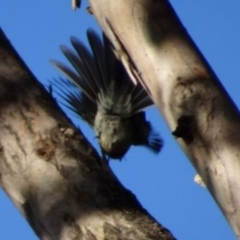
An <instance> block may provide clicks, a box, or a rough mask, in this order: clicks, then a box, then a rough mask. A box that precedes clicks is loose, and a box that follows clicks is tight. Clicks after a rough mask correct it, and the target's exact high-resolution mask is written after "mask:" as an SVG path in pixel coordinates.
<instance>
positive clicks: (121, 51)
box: [89, 0, 240, 238]
mask: <svg viewBox="0 0 240 240" xmlns="http://www.w3.org/2000/svg"><path fill="white" fill-rule="evenodd" d="M89 1H90V4H91V9H92V12H93V14H94V16H95V17H96V18H97V20H98V22H99V24H100V25H101V27H102V29H103V31H104V32H105V33H106V35H107V36H108V37H109V38H110V39H111V41H112V43H113V45H114V47H115V52H116V55H117V56H118V57H119V59H121V60H122V62H123V63H124V65H125V67H126V69H127V70H128V72H129V74H130V75H131V76H132V80H133V81H135V82H136V81H139V82H141V83H142V84H143V85H144V86H145V87H146V89H147V90H148V91H149V93H150V95H151V96H152V98H153V100H154V102H155V103H156V105H157V106H158V108H159V109H160V110H161V113H162V114H163V116H164V118H165V119H166V121H167V123H168V125H169V127H170V129H171V131H172V132H173V134H174V135H175V136H176V137H177V138H178V142H179V144H180V145H181V147H182V148H183V150H184V151H185V153H186V154H187V156H188V157H189V159H190V161H191V163H192V164H193V165H194V166H195V168H196V169H197V171H198V172H199V173H200V175H201V177H202V179H203V180H204V182H205V184H206V186H207V187H208V189H209V191H210V192H211V193H212V195H213V197H214V198H215V200H216V201H217V203H218V205H219V206H220V208H221V210H222V212H223V214H224V215H225V216H226V218H227V219H228V221H229V223H230V224H231V225H232V227H233V229H234V231H235V233H236V235H237V236H238V237H239V238H240V147H239V146H240V134H238V133H239V132H240V118H239V112H238V110H237V108H236V106H235V105H234V104H233V102H232V101H231V99H230V98H229V96H228V94H227V93H226V91H225V90H224V89H223V87H222V85H221V83H220V82H219V80H218V79H217V77H216V75H215V74H214V72H213V71H212V69H211V68H210V66H209V65H208V64H207V62H206V60H205V59H204V58H203V56H202V55H201V53H200V52H199V50H198V49H197V48H196V46H195V44H194V43H193V42H192V40H191V39H190V37H189V36H188V34H187V32H186V31H185V29H184V27H183V26H182V24H181V22H180V21H179V19H178V17H177V16H176V14H175V12H174V10H173V9H172V7H171V5H170V3H169V1H167V0H114V1H108V0H89ZM206 37H207V36H206Z"/></svg>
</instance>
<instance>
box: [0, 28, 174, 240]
mask: <svg viewBox="0 0 240 240" xmlns="http://www.w3.org/2000/svg"><path fill="white" fill-rule="evenodd" d="M0 183H1V186H2V187H3V189H4V190H5V192H6V193H7V194H8V196H9V197H10V198H11V200H12V201H13V202H14V204H15V205H16V207H17V208H18V209H19V210H20V211H21V213H22V214H23V215H24V216H25V218H26V219H27V221H28V222H29V224H30V225H31V227H32V228H33V229H34V231H35V232H36V234H37V235H38V237H39V238H40V239H43V240H50V239H51V240H52V239H57V240H70V239H74V240H78V239H85V240H102V239H105V240H114V239H118V240H121V239H122V240H125V239H132V240H141V239H142V240H147V239H156V240H161V239H162V240H173V239H174V237H173V236H172V234H171V233H170V232H169V231H168V230H167V229H166V228H164V227H163V226H161V225H160V224H159V223H157V222H156V221H155V220H154V219H153V218H152V217H151V216H150V215H149V214H148V213H147V212H146V210H144V209H143V208H142V206H141V205H140V203H139V202H138V201H137V199H136V197H135V196H134V195H133V194H132V193H131V192H130V191H128V190H127V189H125V188H124V187H123V186H122V185H121V184H120V183H119V181H118V180H117V179H116V177H115V176H114V175H113V173H112V172H111V170H110V169H109V167H108V166H107V165H106V164H105V163H104V162H102V161H101V160H100V158H99V156H98V154H97V153H96V151H95V150H94V149H93V148H92V147H91V146H90V144H89V143H88V142H87V140H86V139H85V138H84V137H83V135H82V134H81V132H80V130H78V129H76V128H75V127H74V126H73V124H72V123H71V121H70V120H69V119H67V117H66V116H65V114H64V113H63V112H62V111H61V110H60V109H59V107H58V106H57V104H56V103H55V101H54V100H53V98H52V97H51V96H50V95H49V94H48V93H47V92H46V90H45V89H44V88H43V87H42V85H41V84H40V83H38V82H37V80H36V79H35V77H34V76H33V75H32V73H31V72H30V71H29V69H27V67H26V65H25V64H24V63H23V62H22V60H21V59H20V57H19V56H18V55H17V53H16V52H15V51H14V49H13V48H12V46H11V44H10V43H9V42H8V40H7V39H6V37H5V36H4V33H3V32H2V31H0Z"/></svg>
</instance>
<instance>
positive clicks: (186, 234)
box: [0, 0, 240, 240]
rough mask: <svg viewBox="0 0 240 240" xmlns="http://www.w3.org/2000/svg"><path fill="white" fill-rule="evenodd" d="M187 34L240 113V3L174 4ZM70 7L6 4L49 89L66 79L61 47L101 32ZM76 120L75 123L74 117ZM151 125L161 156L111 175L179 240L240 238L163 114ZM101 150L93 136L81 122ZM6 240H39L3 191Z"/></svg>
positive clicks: (0, 19)
mask: <svg viewBox="0 0 240 240" xmlns="http://www.w3.org/2000/svg"><path fill="white" fill-rule="evenodd" d="M170 2H171V3H172V5H173V7H174V8H175V10H176V11H177V13H178V15H179V17H180V19H181V20H182V22H183V24H184V26H185V28H186V29H187V31H188V32H189V33H190V35H191V37H192V38H193V39H194V41H195V43H196V44H197V46H198V47H199V48H200V50H201V51H202V53H203V54H204V56H205V57H206V59H207V60H208V62H209V63H210V65H211V66H212V68H213V69H214V71H215V72H216V74H217V76H218V77H219V78H220V80H221V82H222V84H223V85H224V87H225V88H226V89H227V91H228V93H229V94H230V96H231V97H232V98H233V100H234V102H235V103H236V105H237V106H240V97H239V90H240V79H239V76H240V44H239V43H240V14H239V9H240V2H239V1H238V0H232V1H226V0H225V1H224V0H218V1H215V0H201V1H192V0H171V1H170ZM70 6H71V5H70V0H41V1H31V0H21V1H18V0H12V1H7V0H5V1H4V0H1V1H0V26H1V27H2V28H3V30H4V31H5V33H6V34H7V36H8V38H9V39H10V40H11V42H12V44H13V45H14V47H15V48H16V49H17V51H18V52H19V54H20V55H21V57H22V58H23V59H24V61H25V62H26V64H27V65H28V67H29V68H30V69H31V70H32V72H33V73H34V74H35V76H36V77H37V78H38V79H39V81H41V82H42V83H43V84H47V82H48V80H49V79H51V78H53V77H56V76H58V75H59V74H58V72H57V71H56V70H55V69H54V68H53V67H52V66H51V65H50V64H49V59H58V60H61V61H64V62H66V60H65V58H64V57H63V55H62V54H61V52H60V50H59V48H58V46H59V45H60V44H65V45H68V46H69V45H70V44H69V37H70V36H77V37H79V38H81V39H82V40H84V41H85V40H86V36H85V31H86V28H87V27H92V28H94V29H98V30H100V29H99V27H98V25H97V23H96V22H95V19H94V18H93V17H92V16H90V15H88V14H87V12H86V11H85V5H84V6H83V8H82V9H81V10H78V11H76V12H73V11H71V8H70ZM70 116H71V115H70ZM147 117H148V119H149V120H151V121H152V124H153V125H154V127H155V129H156V130H157V131H159V132H160V134H161V135H162V137H163V138H164V141H165V147H164V149H163V151H162V152H161V153H160V154H159V155H157V156H156V155H154V154H152V153H151V152H148V151H147V150H146V149H144V148H132V149H131V150H130V151H129V153H128V154H127V155H126V157H125V159H123V161H122V162H117V161H111V167H112V169H113V170H114V172H115V173H116V175H117V176H118V178H119V179H120V181H121V182H122V183H123V184H124V186H125V187H127V188H128V189H130V190H131V191H132V192H133V193H134V194H136V196H137V197H138V199H139V201H140V202H141V203H142V205H143V206H144V208H146V209H147V210H148V211H149V212H150V213H151V214H152V215H153V216H154V217H155V218H156V219H157V220H158V221H159V222H160V223H162V224H163V225H165V226H166V227H168V228H169V229H170V230H171V231H172V233H173V234H174V235H175V237H176V238H177V239H184V240H192V239H194V240H202V239H204V240H217V239H219V240H225V239H227V240H234V239H236V238H235V236H234V234H233V231H232V230H231V228H230V227H229V225H228V223H227V222H226V220H225V219H224V217H223V215H222V213H221V212H220V210H219V209H218V207H217V205H216V204H215V202H214V200H213V199H212V197H211V196H210V194H209V193H208V191H207V190H206V189H204V188H201V187H200V186H198V185H197V184H195V183H194V182H193V177H194V175H195V170H194V169H193V168H192V166H191V164H190V162H189V161H188V159H187V158H186V156H185V155H184V153H183V152H182V151H181V149H180V148H179V146H178V145H177V143H176V142H175V140H174V138H173V137H172V135H171V133H170V131H169V129H168V128H167V126H166V124H165V123H164V121H163V119H162V117H161V115H160V114H159V113H158V111H157V110H156V109H155V108H154V107H152V108H150V109H149V110H148V111H147ZM73 121H74V122H75V124H77V125H78V126H80V128H81V129H82V130H83V132H84V133H85V135H86V136H87V138H88V139H89V140H90V141H91V142H92V143H93V144H94V146H95V147H97V142H96V140H94V139H93V138H94V134H93V131H92V130H91V129H90V128H89V127H88V126H87V125H86V124H84V123H83V122H82V121H80V120H79V119H77V118H73ZM0 212H1V216H0V217H1V218H0V222H1V224H0V239H7V240H18V239H28V240H35V239H37V237H36V236H35V234H34V233H33V231H32V230H31V228H30V227H29V226H28V223H27V222H26V221H25V220H24V218H23V217H22V216H21V215H20V213H19V212H18V210H17V209H16V208H15V207H14V205H13V204H12V203H11V201H10V200H9V199H8V198H7V196H6V195H5V193H4V192H3V191H2V190H0Z"/></svg>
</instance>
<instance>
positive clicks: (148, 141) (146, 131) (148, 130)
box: [132, 112, 163, 153]
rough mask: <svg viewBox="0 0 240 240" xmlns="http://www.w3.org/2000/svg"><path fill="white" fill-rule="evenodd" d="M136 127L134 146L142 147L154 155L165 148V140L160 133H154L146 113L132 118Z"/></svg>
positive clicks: (140, 113)
mask: <svg viewBox="0 0 240 240" xmlns="http://www.w3.org/2000/svg"><path fill="white" fill-rule="evenodd" d="M132 121H133V123H134V124H133V127H134V129H133V130H134V134H133V136H134V140H133V145H136V146H138V145H142V146H145V147H147V148H149V149H150V150H152V151H153V152H154V153H159V152H160V151H161V149H162V147H163V140H162V139H161V137H160V136H159V134H158V133H156V132H154V130H153V128H152V125H151V123H150V122H149V121H147V120H146V117H145V112H139V113H136V114H135V115H133V116H132Z"/></svg>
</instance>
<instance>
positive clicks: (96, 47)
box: [50, 29, 163, 160]
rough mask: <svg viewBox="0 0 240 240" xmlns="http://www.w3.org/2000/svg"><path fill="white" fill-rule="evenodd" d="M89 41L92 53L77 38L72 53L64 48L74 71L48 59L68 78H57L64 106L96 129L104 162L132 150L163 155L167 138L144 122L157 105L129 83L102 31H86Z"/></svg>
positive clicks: (136, 85) (72, 39)
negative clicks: (163, 138)
mask: <svg viewBox="0 0 240 240" xmlns="http://www.w3.org/2000/svg"><path fill="white" fill-rule="evenodd" d="M87 39H88V42H89V46H90V49H89V48H88V47H87V46H86V45H84V43H83V42H82V41H80V40H79V39H78V38H76V37H71V38H70V41H71V44H72V46H73V49H71V48H69V47H67V46H64V45H61V46H60V49H61V51H62V52H63V54H64V55H65V56H66V58H67V59H68V60H69V62H70V63H71V65H72V67H69V66H67V65H66V64H64V63H62V62H59V61H57V60H50V61H51V63H52V64H53V65H54V67H56V68H57V69H58V70H60V72H62V73H63V74H64V75H65V77H66V78H63V77H59V78H57V79H55V80H54V85H55V86H58V88H59V89H60V95H61V97H62V99H64V101H65V102H66V106H67V107H68V108H69V109H70V110H71V111H72V112H74V113H75V114H77V116H79V117H80V118H82V119H83V120H84V121H85V122H87V123H88V124H89V125H90V126H91V127H92V128H93V130H94V131H95V134H96V138H97V139H98V142H99V145H100V148H101V152H102V157H103V158H104V159H106V160H109V159H115V160H121V159H122V158H123V157H124V156H125V154H126V153H127V152H128V150H129V148H130V147H131V146H145V147H147V148H148V149H150V150H151V151H152V152H154V153H156V154H157V153H159V152H160V150H161V149H162V147H163V140H162V138H161V137H160V135H159V134H158V133H157V132H156V131H154V129H153V127H152V125H151V123H150V122H149V121H147V119H146V115H145V112H144V109H145V108H147V107H149V106H151V105H153V102H152V100H151V98H150V97H149V95H148V94H147V92H146V90H145V89H144V88H143V87H142V86H141V85H140V84H134V83H133V82H132V81H131V80H130V78H129V76H128V74H127V72H126V70H125V68H124V66H123V64H122V63H121V61H120V60H118V59H117V57H116V56H115V54H114V51H113V46H112V44H111V42H110V41H109V40H108V38H107V37H106V36H105V35H104V33H103V34H102V37H101V36H100V35H99V34H97V32H96V31H95V30H93V29H88V30H87Z"/></svg>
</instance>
